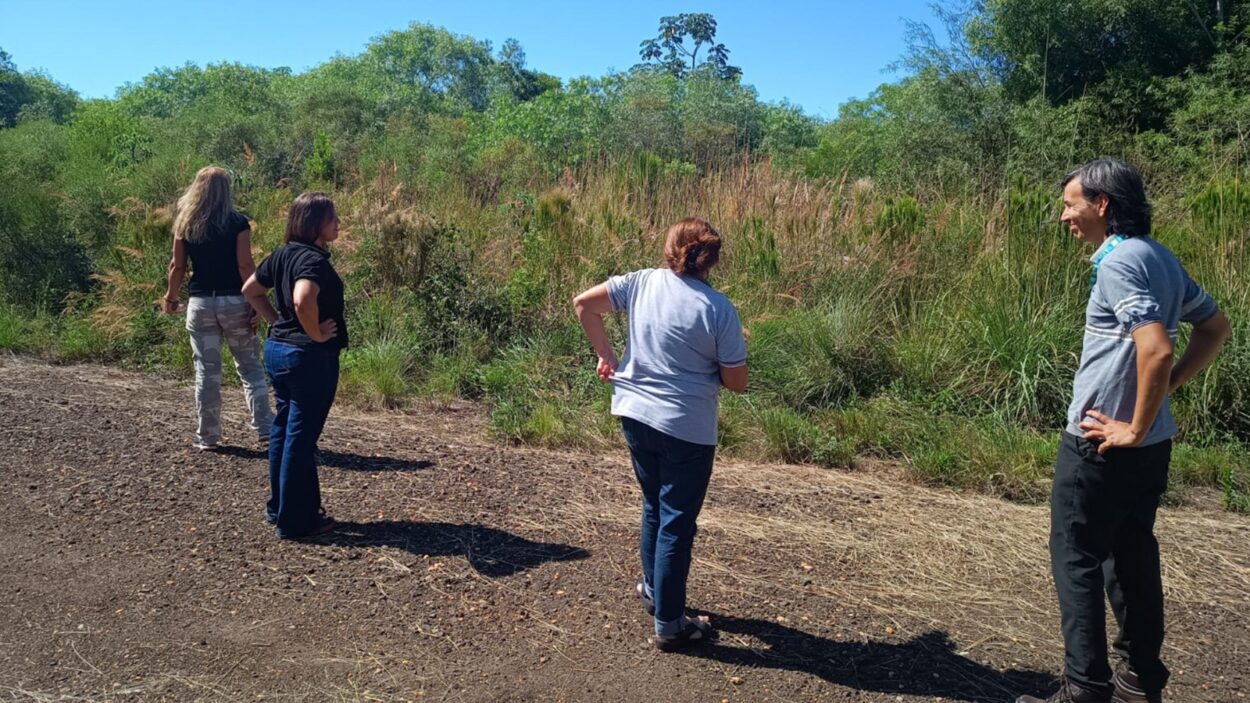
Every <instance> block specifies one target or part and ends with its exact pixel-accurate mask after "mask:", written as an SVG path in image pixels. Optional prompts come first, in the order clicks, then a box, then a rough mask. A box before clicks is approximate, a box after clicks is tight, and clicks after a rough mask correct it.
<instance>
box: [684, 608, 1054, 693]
mask: <svg viewBox="0 0 1250 703" xmlns="http://www.w3.org/2000/svg"><path fill="white" fill-rule="evenodd" d="M703 614H705V615H708V616H709V617H711V619H712V625H713V626H714V627H716V628H717V629H718V630H719V631H720V637H719V638H717V639H715V640H713V641H711V642H708V643H706V644H702V645H698V646H695V647H692V648H691V649H689V650H687V651H688V653H689V654H690V655H691V656H696V657H704V658H707V659H712V660H715V661H718V662H721V663H724V664H732V665H735V666H744V667H768V668H772V669H786V670H790V671H799V672H803V673H807V674H811V675H813V676H819V677H820V678H822V679H824V680H825V681H828V682H829V683H832V684H837V685H838V686H845V687H848V688H853V689H856V690H860V691H876V692H880V693H889V694H894V695H912V696H926V697H938V696H940V697H942V698H944V699H946V700H952V701H967V702H968V703H1000V702H1001V701H1013V700H1015V699H1016V696H1019V695H1021V694H1033V695H1037V694H1039V693H1042V692H1043V691H1044V690H1046V689H1047V688H1048V687H1050V686H1051V685H1052V684H1053V683H1054V681H1055V678H1054V676H1052V675H1050V674H1044V673H1041V672H1037V671H1022V670H1011V671H998V670H997V669H993V668H991V667H988V666H985V665H984V664H979V663H977V662H975V661H972V660H971V659H968V658H967V657H964V656H961V655H959V654H958V653H957V652H956V651H955V643H954V642H952V641H951V640H950V637H949V636H947V634H946V633H945V632H941V631H938V630H933V631H930V632H927V633H925V634H923V635H919V636H918V637H915V638H913V639H911V640H909V641H907V642H903V643H899V644H893V643H889V642H839V641H837V640H831V639H827V638H824V637H817V636H815V635H809V634H807V633H806V632H803V631H802V630H796V629H794V628H792V627H786V626H784V625H780V624H777V623H775V622H770V621H767V620H750V619H745V618H735V617H731V616H728V615H717V614H714V613H706V612H705V613H703ZM735 635H740V636H743V637H745V638H747V639H748V642H752V644H747V645H744V646H736V645H735V644H734V643H733V640H734V639H735V637H734V636H735ZM754 642H763V644H764V648H762V649H757V648H755V646H754V644H753V643H754Z"/></svg>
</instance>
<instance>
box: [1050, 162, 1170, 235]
mask: <svg viewBox="0 0 1250 703" xmlns="http://www.w3.org/2000/svg"><path fill="white" fill-rule="evenodd" d="M1072 179H1076V180H1078V181H1080V182H1081V190H1082V192H1083V194H1084V195H1085V199H1086V200H1093V199H1094V198H1097V197H1098V196H1100V195H1105V196H1107V203H1108V204H1107V233H1108V234H1123V235H1124V236H1126V237H1132V236H1134V235H1145V234H1150V201H1149V200H1147V199H1146V187H1145V186H1144V185H1142V180H1141V174H1139V173H1138V172H1137V169H1135V168H1133V167H1132V166H1129V165H1128V164H1126V163H1124V162H1123V161H1120V160H1119V159H1094V160H1093V161H1090V162H1089V163H1086V164H1085V165H1083V166H1081V167H1080V168H1078V169H1075V170H1073V171H1072V172H1071V173H1069V174H1068V175H1066V176H1064V177H1063V183H1062V186H1064V187H1066V186H1067V185H1068V183H1070V182H1072Z"/></svg>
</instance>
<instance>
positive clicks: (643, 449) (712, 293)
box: [573, 218, 747, 651]
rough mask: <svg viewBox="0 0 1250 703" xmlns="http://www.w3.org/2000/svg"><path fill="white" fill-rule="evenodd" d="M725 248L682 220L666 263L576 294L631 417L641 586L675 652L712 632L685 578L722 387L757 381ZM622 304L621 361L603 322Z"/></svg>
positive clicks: (663, 641) (603, 368)
mask: <svg viewBox="0 0 1250 703" xmlns="http://www.w3.org/2000/svg"><path fill="white" fill-rule="evenodd" d="M720 246H721V238H720V234H718V233H717V232H716V230H715V229H713V228H712V226H711V225H710V224H708V223H707V222H704V221H703V220H700V219H696V218H687V219H684V220H681V221H680V222H678V223H676V224H674V225H673V226H672V227H670V228H669V230H668V235H667V237H666V240H665V244H664V259H665V263H666V264H667V267H666V268H660V269H644V270H641V271H634V272H632V273H627V274H625V275H623V276H613V277H611V278H609V279H608V280H607V282H606V283H601V284H599V285H597V286H594V287H593V288H590V289H589V290H587V291H585V292H584V293H582V294H581V295H579V296H577V298H575V299H574V301H573V303H574V306H575V307H576V309H577V316H578V319H579V320H580V321H581V323H582V328H583V329H584V330H585V331H586V336H587V337H589V338H590V342H591V344H592V345H593V346H594V349H595V353H596V354H598V356H599V363H598V374H599V378H600V379H602V380H604V381H607V382H610V383H612V386H613V389H612V414H613V415H616V416H618V417H620V418H621V427H622V429H623V430H624V433H625V442H626V444H628V445H629V451H630V455H631V457H632V459H633V464H634V473H635V474H636V476H637V478H638V485H639V486H640V487H641V488H642V538H641V540H640V543H641V544H640V546H641V552H642V573H643V581H642V583H640V584H638V594H639V596H640V597H641V598H642V600H643V603H644V604H645V605H646V607H647V610H648V612H650V613H652V614H653V615H654V616H655V634H656V636H655V640H654V641H655V644H656V646H657V647H659V648H660V649H661V650H664V651H672V650H676V649H680V648H682V647H684V646H686V645H689V644H691V643H694V642H698V641H700V640H704V639H707V638H708V637H709V636H710V635H711V633H712V629H711V624H710V623H709V622H708V621H707V620H706V619H704V618H691V617H688V616H687V615H686V614H685V613H686V576H687V574H688V573H689V571H690V551H691V547H692V545H693V543H694V535H695V520H696V518H697V517H698V515H699V510H700V509H701V508H702V507H703V497H704V496H705V495H706V494H707V486H708V481H709V479H710V478H711V476H712V460H713V458H714V456H715V454H716V406H717V397H718V395H719V393H720V388H721V386H724V387H726V388H728V389H730V390H732V391H736V392H739V393H741V392H742V391H744V390H746V386H747V366H746V363H747V350H746V342H745V340H744V339H743V335H742V324H741V322H740V321H739V319H738V311H737V310H736V309H735V308H734V306H733V303H731V302H729V299H728V298H726V297H725V296H724V294H722V293H720V292H719V291H717V290H716V289H714V288H713V287H712V286H711V284H709V283H708V281H707V275H708V271H709V270H711V268H712V267H713V266H715V265H716V262H717V260H718V259H719V258H720ZM613 310H624V311H625V312H626V313H628V315H629V335H628V339H627V341H626V345H625V357H624V359H622V360H620V361H619V362H618V360H617V357H616V351H615V350H614V349H613V348H612V344H611V342H609V341H608V336H607V333H606V331H605V330H604V326H603V316H604V315H605V314H607V313H608V312H611V311H613Z"/></svg>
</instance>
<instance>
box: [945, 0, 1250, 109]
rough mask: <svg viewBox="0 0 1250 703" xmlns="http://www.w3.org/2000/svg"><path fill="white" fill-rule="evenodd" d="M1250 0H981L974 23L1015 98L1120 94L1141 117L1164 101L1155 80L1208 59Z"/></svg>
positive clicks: (979, 44) (971, 27)
mask: <svg viewBox="0 0 1250 703" xmlns="http://www.w3.org/2000/svg"><path fill="white" fill-rule="evenodd" d="M1245 4H1246V3H1245V2H1244V0H1079V1H1077V0H1060V1H1055V0H981V1H980V2H978V3H976V4H975V5H974V10H975V11H974V17H973V19H972V20H971V21H970V22H969V23H968V25H967V31H968V39H969V42H970V44H971V46H972V47H973V49H974V50H975V51H976V52H977V53H978V54H979V55H980V56H981V57H983V58H985V59H986V60H988V61H990V62H991V63H992V64H993V65H994V66H995V68H996V71H997V73H998V74H999V77H1000V79H1001V80H1002V83H1003V86H1004V88H1005V89H1006V90H1007V93H1008V95H1009V96H1010V97H1011V98H1012V99H1013V100H1014V101H1017V102H1024V101H1027V100H1029V99H1031V98H1034V97H1042V98H1044V99H1045V100H1046V101H1047V102H1049V103H1050V104H1052V105H1062V104H1065V103H1068V102H1071V101H1073V100H1076V99H1078V98H1080V97H1082V96H1085V95H1091V96H1095V97H1097V98H1099V99H1100V100H1102V101H1119V102H1121V103H1122V107H1121V108H1120V109H1119V110H1118V111H1120V112H1122V113H1123V117H1124V118H1125V119H1126V120H1127V121H1129V122H1130V123H1132V124H1134V125H1135V126H1138V127H1152V126H1158V125H1157V124H1155V122H1157V118H1158V116H1159V115H1161V114H1162V113H1163V112H1165V111H1166V110H1165V106H1163V105H1157V104H1153V103H1152V101H1151V100H1150V99H1149V96H1147V95H1146V94H1147V93H1149V92H1151V86H1152V81H1154V80H1155V79H1158V78H1166V77H1169V76H1178V75H1181V74H1183V73H1185V72H1186V71H1190V70H1202V69H1204V68H1205V67H1206V66H1207V65H1208V63H1209V62H1210V60H1211V58H1212V57H1213V56H1214V55H1215V54H1216V52H1217V51H1218V50H1219V48H1220V44H1221V37H1222V36H1226V35H1228V32H1227V31H1226V29H1227V28H1228V26H1229V23H1230V22H1233V21H1234V19H1235V13H1236V12H1238V11H1239V10H1242V9H1243V8H1242V7H1240V6H1243V5H1245Z"/></svg>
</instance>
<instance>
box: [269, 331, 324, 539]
mask: <svg viewBox="0 0 1250 703" xmlns="http://www.w3.org/2000/svg"><path fill="white" fill-rule="evenodd" d="M265 370H266V371H268V373H269V383H270V385H271V386H272V387H273V393H274V398H275V400H276V404H277V413H276V415H275V416H274V420H273V431H272V432H270V434H269V503H268V505H267V506H266V513H267V514H268V517H269V520H270V522H273V523H274V524H275V525H277V526H278V536H279V537H282V538H287V539H289V538H295V537H301V536H303V535H306V534H308V533H309V532H311V531H312V530H313V529H315V528H316V527H317V525H318V524H319V523H320V521H321V516H320V511H321V486H320V485H319V483H318V481H317V463H316V460H315V458H314V452H315V451H316V449H317V439H318V438H319V437H321V430H322V429H323V428H324V427H325V424H326V417H327V416H328V415H329V414H330V406H331V405H332V404H333V403H334V393H335V391H336V390H337V389H338V384H339V350H338V349H324V348H319V347H297V346H294V345H291V344H286V343H284V342H275V341H273V340H269V341H266V342H265Z"/></svg>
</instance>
